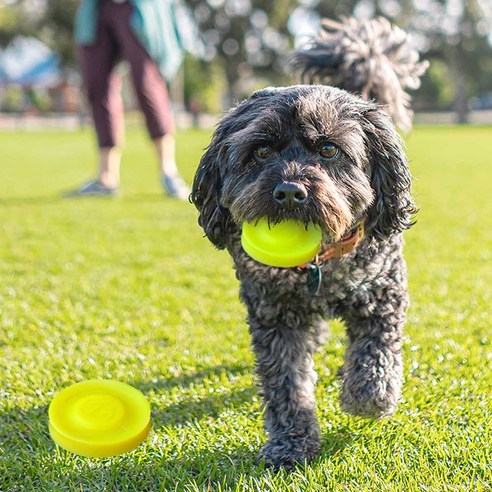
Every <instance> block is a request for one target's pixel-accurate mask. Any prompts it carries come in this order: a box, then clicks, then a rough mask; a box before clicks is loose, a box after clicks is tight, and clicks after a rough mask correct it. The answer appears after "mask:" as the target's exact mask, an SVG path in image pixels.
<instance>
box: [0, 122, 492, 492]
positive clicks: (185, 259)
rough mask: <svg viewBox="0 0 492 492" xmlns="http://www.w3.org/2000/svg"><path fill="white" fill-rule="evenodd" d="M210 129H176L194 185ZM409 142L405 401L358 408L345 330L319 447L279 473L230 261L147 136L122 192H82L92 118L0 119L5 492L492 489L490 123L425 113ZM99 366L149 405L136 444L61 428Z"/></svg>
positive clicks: (131, 143)
mask: <svg viewBox="0 0 492 492" xmlns="http://www.w3.org/2000/svg"><path fill="white" fill-rule="evenodd" d="M209 136H210V133H209V132H205V131H200V132H198V131H187V132H181V133H180V134H179V138H178V159H179V165H180V167H181V169H182V171H183V174H184V175H185V177H186V179H187V180H188V181H190V180H191V179H192V176H193V173H194V169H195V168H196V166H197V163H198V161H199V158H200V156H201V153H202V150H203V148H204V147H205V146H206V145H207V143H208V140H209ZM407 145H408V153H409V156H410V159H411V166H412V172H413V174H414V175H415V187H414V188H415V195H416V199H417V201H418V203H419V205H420V207H421V212H420V214H419V219H418V223H417V225H416V226H415V227H414V228H413V229H412V230H411V231H409V232H408V233H407V235H406V238H407V245H406V257H407V261H408V265H409V272H410V291H411V297H412V307H411V310H410V313H409V322H408V324H407V327H406V336H405V344H404V357H405V379H406V382H405V386H404V392H403V396H404V398H403V401H402V402H401V404H400V406H399V409H398V411H397V412H396V414H395V415H394V416H393V417H392V418H390V419H387V420H383V421H380V422H372V421H367V420H363V419H359V418H353V417H350V416H347V415H344V414H343V413H342V412H341V410H340V407H339V405H338V401H337V393H338V389H339V382H338V381H337V379H336V370H337V369H338V367H339V366H340V365H341V363H342V359H343V353H344V338H345V337H344V330H343V326H342V325H341V324H338V323H335V324H333V325H332V330H331V331H332V334H331V336H330V338H329V340H328V341H327V343H326V345H325V346H324V347H323V349H322V350H321V351H320V353H319V354H318V355H317V358H316V366H317V367H316V368H317V370H318V373H319V376H320V380H319V384H318V388H317V398H318V416H319V419H320V422H321V426H322V433H323V446H322V450H321V455H320V456H319V458H317V459H316V460H314V461H313V462H312V463H311V464H310V465H308V466H306V467H299V468H298V469H296V470H294V471H293V472H290V473H289V472H285V471H281V472H278V473H275V472H273V471H271V470H266V469H263V468H262V467H258V466H256V465H255V463H254V462H255V456H256V454H257V452H258V451H259V449H260V447H261V444H262V442H263V441H264V439H265V436H264V433H263V430H262V418H261V406H260V400H259V398H258V396H257V393H256V388H255V382H254V378H253V366H254V359H253V355H252V352H251V350H250V340H249V335H248V332H247V327H246V324H245V309H244V307H243V306H242V305H241V304H240V302H239V300H238V283H237V281H236V279H235V277H234V273H233V270H232V268H231V266H232V264H231V260H230V258H229V257H228V255H227V254H226V253H225V252H218V251H215V250H214V248H213V247H212V246H211V245H210V244H209V243H208V241H207V240H206V239H203V237H202V232H201V230H200V229H199V227H198V226H197V224H196V218H197V213H196V211H195V209H194V207H193V206H192V205H190V204H188V203H182V202H177V201H173V200H171V199H168V198H166V197H164V196H163V194H162V192H161V190H160V187H159V183H158V175H157V168H156V165H155V162H154V158H153V154H152V149H151V147H150V144H149V142H148V141H147V140H146V137H145V135H144V134H143V132H142V131H140V130H135V129H134V130H132V131H130V132H129V134H128V137H127V144H126V150H125V153H124V161H123V166H122V195H121V196H119V197H118V198H116V199H88V198H86V199H71V200H67V199H61V198H60V193H61V192H63V191H65V190H67V189H69V188H71V187H73V186H76V185H78V184H80V183H82V182H83V181H84V180H85V179H87V178H89V177H91V175H92V173H93V170H94V166H93V162H94V159H95V152H94V142H93V137H92V134H91V132H90V131H89V130H86V131H80V132H56V133H55V132H42V133H41V132H39V133H38V132H35V133H22V132H17V133H0V232H1V235H0V491H2V492H3V491H15V490H36V491H58V490H73V491H92V490H96V491H97V490H111V491H120V490H135V491H154V490H163V491H166V490H169V491H174V490H176V491H206V490H210V491H224V490H236V491H238V492H242V491H258V492H260V491H279V492H280V491H282V492H283V491H308V492H310V491H326V490H330V491H331V490H340V491H347V490H349V491H352V490H353V491H366V490H367V491H395V492H396V491H398V492H400V491H410V492H411V491H420V490H422V491H442V490H445V491H454V490H463V491H465V490H466V491H468V490H471V491H482V490H483V491H485V490H491V489H492V472H491V462H492V457H491V443H492V438H491V434H492V430H491V429H492V421H491V413H492V411H491V409H492V396H491V394H492V370H491V367H492V350H491V342H492V331H491V324H492V316H491V312H490V306H491V304H492V197H491V193H492V192H491V186H492V158H491V155H492V128H490V127H488V128H487V127H482V128H474V127H462V128H447V127H442V128H431V127H419V128H416V129H415V130H414V132H413V134H412V135H411V137H410V138H409V139H408V142H407ZM89 378H113V379H117V380H120V381H124V382H127V383H130V384H132V385H134V386H135V387H136V388H138V389H140V390H141V391H142V392H143V393H144V394H145V395H146V396H147V398H148V399H149V400H150V402H151V405H152V426H153V428H152V430H151V433H150V436H149V438H148V440H147V441H146V442H145V443H144V444H143V445H142V446H140V447H139V448H137V449H136V450H135V451H133V452H130V453H128V454H125V455H123V456H120V457H115V458H111V459H85V458H81V457H78V456H75V455H72V454H70V453H68V452H65V451H63V450H61V449H59V448H57V447H56V446H55V445H54V443H53V442H52V441H51V439H50V436H49V433H48V418H47V408H48V405H49V403H50V401H51V400H52V398H53V397H54V396H55V394H56V393H57V392H58V391H60V390H61V389H62V388H64V387H66V386H68V385H70V384H72V383H75V382H78V381H81V380H84V379H89Z"/></svg>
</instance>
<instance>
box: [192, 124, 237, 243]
mask: <svg viewBox="0 0 492 492" xmlns="http://www.w3.org/2000/svg"><path fill="white" fill-rule="evenodd" d="M221 133H222V132H221V131H220V129H218V130H217V131H216V132H215V134H214V137H213V139H212V142H211V144H210V145H209V147H208V148H207V150H206V152H205V154H204V155H203V157H202V158H201V160H200V164H199V165H198V169H197V171H196V174H195V178H194V180H193V187H192V190H191V201H192V202H193V203H194V205H195V206H196V208H197V209H198V212H199V213H200V215H199V217H198V223H199V224H200V226H201V227H202V228H203V230H204V231H205V234H206V236H207V237H208V239H210V241H211V242H212V243H213V244H214V245H215V246H216V247H217V248H219V249H223V248H225V246H226V242H225V241H226V236H227V232H228V229H229V228H230V225H231V223H232V219H231V215H230V213H229V211H228V210H227V209H225V208H223V207H222V206H221V205H220V197H221V193H222V176H221V172H220V168H221V163H222V164H223V160H224V159H225V156H224V153H225V152H224V149H223V147H222V144H221V142H222V140H223V135H221Z"/></svg>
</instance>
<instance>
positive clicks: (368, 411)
mask: <svg viewBox="0 0 492 492" xmlns="http://www.w3.org/2000/svg"><path fill="white" fill-rule="evenodd" d="M340 42H343V39H341V40H340ZM335 44H336V43H335ZM313 46H316V45H313ZM316 49H318V48H316ZM318 51H319V50H318ZM314 52H316V50H315V51H313V53H314ZM308 53H309V51H302V52H300V53H298V55H297V66H298V67H299V66H300V64H301V59H304V60H312V57H311V55H312V54H313V53H311V54H309V55H308ZM302 57H304V58H302ZM345 58H346V57H345ZM343 59H344V57H343V56H341V55H340V57H339V60H340V61H339V64H340V67H341V65H342V61H341V60H343ZM347 63H348V62H347ZM374 63H375V64H376V65H377V66H384V65H382V62H381V63H379V62H378V61H377V60H375V61H374ZM340 70H342V68H340ZM350 70H351V69H349V71H350ZM420 70H421V68H419V71H420ZM353 71H354V74H355V75H356V77H355V79H356V80H359V78H360V77H362V75H361V74H360V73H359V71H358V70H357V69H356V68H354V69H353ZM304 72H305V74H306V76H307V75H308V74H309V75H310V77H314V76H323V77H325V74H330V77H331V76H332V73H334V70H332V68H327V67H326V65H324V66H323V68H314V62H312V61H309V63H307V64H305V65H304ZM402 73H403V72H402ZM368 76H369V75H368ZM415 76H416V77H418V76H417V75H415ZM395 77H396V75H395ZM376 80H377V79H374V81H376ZM393 83H394V80H393V79H392V81H391V84H393ZM354 84H355V80H354ZM354 87H355V85H354ZM360 87H361V89H360V90H359V91H358V92H361V94H362V93H363V94H362V95H363V96H364V98H362V97H359V96H357V95H354V94H350V93H349V92H346V91H345V90H341V89H338V88H334V87H329V86H326V85H298V86H292V87H286V88H268V89H265V90H262V91H258V92H256V93H254V94H253V95H252V96H251V97H250V98H249V99H248V100H246V101H244V102H242V103H241V104H239V105H238V106H237V107H235V108H234V109H232V110H231V111H230V112H229V113H228V114H227V115H226V116H225V117H224V118H223V119H222V121H221V122H220V123H219V125H218V127H217V129H216V131H215V133H214V136H213V139H212V142H211V144H210V146H209V147H208V149H207V151H206V153H205V154H204V156H203V157H202V159H201V162H200V165H199V167H198V170H197V173H196V176H195V179H194V183H193V190H192V195H191V198H192V201H193V203H194V204H195V206H196V207H197V209H198V211H199V224H200V225H201V227H202V228H203V229H204V231H205V234H206V235H207V237H208V238H209V239H210V241H211V242H212V243H213V244H214V245H215V246H216V247H218V248H220V249H223V248H227V250H228V251H229V253H230V254H231V256H232V258H233V260H234V265H235V269H236V274H237V278H238V279H239V280H240V283H241V288H240V296H241V299H242V300H243V302H244V303H245V304H246V306H247V310H248V323H249V330H250V333H251V336H252V340H253V347H254V351H255V355H256V372H257V375H258V378H259V383H260V386H261V391H262V394H263V398H264V403H265V429H266V431H267V432H268V435H269V437H268V441H267V443H266V444H265V446H264V447H263V449H262V451H261V453H260V458H264V459H265V461H266V463H267V464H268V465H272V466H275V467H278V466H284V467H291V466H293V465H294V464H295V463H298V462H304V461H305V460H309V459H311V458H312V457H314V456H315V455H316V454H317V453H318V452H319V449H320V444H321V438H320V429H319V426H318V422H317V419H316V415H315V399H314V393H315V382H316V373H315V371H314V369H313V354H314V352H315V350H316V349H317V347H318V346H319V344H320V343H321V341H322V335H323V333H322V332H323V329H322V327H323V326H324V323H323V322H322V320H323V319H325V320H326V319H330V318H341V319H343V320H344V322H345V324H346V327H347V339H348V347H347V350H346V355H345V362H344V364H343V367H342V369H341V371H340V375H341V379H342V382H341V390H340V401H341V405H342V408H343V410H345V411H347V412H350V413H352V414H354V415H359V416H363V417H371V418H381V417H384V416H387V415H391V414H392V413H393V412H394V411H395V409H396V406H397V403H398V400H399V398H400V394H401V385H402V360H401V336H402V330H403V325H404V323H405V319H406V309H407V306H408V294H407V282H406V266H405V262H404V259H403V256H402V247H403V239H402V232H403V231H404V230H405V229H407V228H408V227H410V225H411V224H412V216H413V214H414V213H415V211H416V209H415V206H414V203H413V201H412V198H411V195H410V185H411V176H410V173H409V169H408V163H407V159H406V157H405V153H404V151H403V147H402V141H401V139H400V137H399V135H398V133H397V132H396V131H395V129H394V127H393V124H392V122H391V119H390V117H389V116H388V114H387V112H386V111H385V109H384V108H382V107H381V106H379V105H378V104H376V103H374V102H372V101H368V100H365V99H367V98H370V97H372V95H373V94H374V93H375V91H377V89H376V88H375V87H374V84H373V83H369V82H368V81H367V80H366V83H365V85H364V84H362V85H361V86H360ZM390 93H391V94H390ZM381 94H383V95H384V94H385V95H386V96H388V97H387V102H388V104H389V105H391V104H393V108H396V107H397V108H398V109H391V110H390V111H389V113H391V114H392V115H393V116H394V117H395V119H398V121H399V122H400V123H401V124H406V125H408V114H409V113H408V111H409V109H408V99H407V98H406V97H404V96H403V95H402V92H400V93H399V94H398V96H396V95H395V94H393V92H392V90H391V89H390V88H389V87H387V88H386V89H384V90H382V91H381ZM403 94H404V93H403ZM390 96H391V97H393V99H391V97H390ZM395 101H396V102H395ZM403 110H404V112H405V115H403V113H402V111H403ZM405 117H406V118H405ZM279 187H280V188H282V194H279V193H277V192H276V191H275V190H278V189H279ZM263 217H267V218H268V219H269V220H270V221H271V223H277V222H280V221H282V220H285V219H294V220H297V221H299V222H302V223H303V224H309V223H314V224H316V225H317V226H318V227H319V228H320V229H321V231H322V233H323V243H322V247H321V251H320V253H319V255H318V257H317V258H315V259H313V261H312V262H310V263H309V264H306V265H300V266H299V267H294V268H276V267H270V266H267V265H263V264H260V263H258V262H256V261H255V260H253V259H252V258H250V257H249V256H248V255H247V254H246V253H245V252H244V250H243V248H242V247H241V225H242V224H243V223H244V222H245V221H248V222H251V221H252V222H254V221H256V220H257V219H260V218H263ZM363 230H365V233H362V231H363ZM355 236H356V237H357V241H355V242H353V241H352V240H350V241H349V242H350V245H351V246H350V247H345V246H346V245H347V244H348V242H347V241H348V240H347V238H353V237H355ZM335 250H336V252H337V253H336V254H333V252H334V251H335ZM328 253H329V254H328ZM328 257H331V258H330V259H327V258H328ZM313 273H314V278H315V280H316V281H315V282H314V288H313V281H312V280H313Z"/></svg>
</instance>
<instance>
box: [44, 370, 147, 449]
mask: <svg viewBox="0 0 492 492" xmlns="http://www.w3.org/2000/svg"><path fill="white" fill-rule="evenodd" d="M48 414H49V430H50V434H51V437H52V438H53V440H54V441H55V443H56V444H58V445H59V446H60V447H62V448H64V449H66V450H67V451H71V452H72V453H75V454H79V455H81V456H87V457H91V458H104V457H109V456H115V455H118V454H123V453H126V452H127V451H131V450H132V449H134V448H136V447H137V446H138V445H139V444H140V443H142V442H143V441H144V440H145V438H146V437H147V435H148V433H149V430H150V404H149V402H148V401H147V399H146V398H145V396H144V395H143V394H142V393H141V392H140V391H138V390H137V389H135V388H133V387H132V386H130V385H128V384H125V383H120V382H118V381H111V380H106V379H92V380H88V381H82V382H81V383H77V384H74V385H72V386H69V387H68V388H65V389H64V390H62V391H61V392H60V393H58V394H57V395H56V396H55V398H54V399H53V401H52V402H51V405H50V408H49V411H48Z"/></svg>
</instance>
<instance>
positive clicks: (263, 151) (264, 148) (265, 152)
mask: <svg viewBox="0 0 492 492" xmlns="http://www.w3.org/2000/svg"><path fill="white" fill-rule="evenodd" d="M271 153H272V148H271V147H270V146H269V145H260V146H259V147H257V148H256V149H255V155H256V156H257V157H259V158H260V159H266V158H267V157H268V156H269V155H270V154H271Z"/></svg>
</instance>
